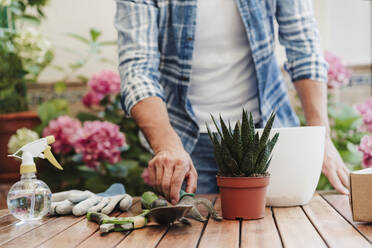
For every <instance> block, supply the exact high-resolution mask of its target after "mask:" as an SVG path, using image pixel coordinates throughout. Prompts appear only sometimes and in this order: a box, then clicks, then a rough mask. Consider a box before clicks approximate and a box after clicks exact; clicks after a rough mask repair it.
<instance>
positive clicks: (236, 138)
mask: <svg viewBox="0 0 372 248" xmlns="http://www.w3.org/2000/svg"><path fill="white" fill-rule="evenodd" d="M211 117H212V120H213V122H214V125H215V127H216V129H217V133H216V132H211V130H210V128H209V127H208V125H207V130H208V134H209V137H210V139H211V140H212V143H213V147H214V154H215V157H216V162H217V165H218V168H219V172H218V175H220V176H225V177H255V176H261V175H266V174H267V169H268V167H269V165H270V162H271V157H270V155H271V152H272V150H273V148H274V146H275V144H276V142H277V140H278V137H279V133H276V134H275V135H274V136H273V138H272V139H269V135H270V132H271V128H272V126H273V123H274V119H275V113H272V114H271V116H270V118H269V120H268V121H267V123H266V125H265V128H264V130H263V132H262V135H261V137H260V136H259V133H258V131H256V130H255V127H254V123H253V118H252V114H251V113H250V116H249V119H248V114H247V112H246V111H245V110H244V109H243V113H242V123H241V124H240V122H239V121H238V122H237V123H236V125H235V128H234V130H232V129H231V125H230V123H229V126H228V127H227V125H226V123H225V122H224V121H223V119H222V117H221V116H220V126H221V128H219V126H218V124H217V122H216V120H215V118H214V117H213V116H211Z"/></svg>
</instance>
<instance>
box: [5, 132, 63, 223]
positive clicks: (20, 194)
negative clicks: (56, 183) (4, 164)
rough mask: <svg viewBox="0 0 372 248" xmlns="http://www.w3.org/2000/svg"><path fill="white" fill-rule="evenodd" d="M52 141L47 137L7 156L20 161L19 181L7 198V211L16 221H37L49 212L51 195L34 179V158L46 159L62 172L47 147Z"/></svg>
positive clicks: (40, 182) (41, 183) (46, 186)
mask: <svg viewBox="0 0 372 248" xmlns="http://www.w3.org/2000/svg"><path fill="white" fill-rule="evenodd" d="M54 141H55V140H54V136H47V137H45V138H42V139H38V140H35V141H33V142H31V143H28V144H26V145H24V146H23V147H21V148H20V149H19V150H18V151H17V152H15V153H14V154H12V155H8V156H9V157H16V158H19V159H21V160H22V164H21V167H20V174H21V180H20V181H18V182H16V183H15V184H14V185H13V186H12V187H11V188H10V190H9V193H8V198H7V204H8V209H9V211H10V212H11V213H12V214H13V216H14V217H16V218H17V219H20V220H24V221H26V220H39V219H41V218H42V217H43V216H45V215H46V214H48V212H49V208H50V203H51V196H52V193H51V191H50V189H49V187H48V185H46V184H45V183H44V182H43V181H41V180H38V179H36V175H35V173H36V166H35V163H34V158H36V157H38V158H42V159H44V158H46V159H48V161H49V162H50V163H51V164H52V165H54V166H55V167H57V168H58V169H60V170H63V168H62V166H61V165H60V164H59V163H58V161H57V160H56V159H55V158H54V156H53V154H52V152H51V147H50V146H49V144H52V143H53V142H54ZM21 151H22V157H19V156H18V155H17V154H18V153H19V152H21Z"/></svg>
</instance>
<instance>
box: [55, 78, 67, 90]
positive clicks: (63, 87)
mask: <svg viewBox="0 0 372 248" xmlns="http://www.w3.org/2000/svg"><path fill="white" fill-rule="evenodd" d="M53 86H54V92H56V93H63V92H65V90H66V88H67V86H66V82H64V81H59V82H56V83H55V84H54V85H53Z"/></svg>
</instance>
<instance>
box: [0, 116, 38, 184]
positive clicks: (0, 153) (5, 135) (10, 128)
mask: <svg viewBox="0 0 372 248" xmlns="http://www.w3.org/2000/svg"><path fill="white" fill-rule="evenodd" d="M39 124H40V119H39V117H38V115H37V113H36V112H34V111H27V112H17V113H10V114H1V115H0V183H6V182H14V181H17V180H18V179H19V162H17V161H16V160H15V159H14V158H8V157H7V155H8V142H9V139H10V136H12V135H13V134H15V133H16V131H17V130H18V129H19V128H22V127H26V128H34V127H35V126H37V125H39Z"/></svg>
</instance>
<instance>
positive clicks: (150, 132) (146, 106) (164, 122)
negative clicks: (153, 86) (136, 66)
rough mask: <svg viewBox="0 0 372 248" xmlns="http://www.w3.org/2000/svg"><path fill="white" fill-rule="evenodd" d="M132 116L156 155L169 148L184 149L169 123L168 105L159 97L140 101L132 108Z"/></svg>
mask: <svg viewBox="0 0 372 248" xmlns="http://www.w3.org/2000/svg"><path fill="white" fill-rule="evenodd" d="M131 115H132V116H133V118H134V119H135V120H136V122H137V125H138V126H139V127H140V129H141V130H142V131H143V132H144V134H145V136H146V138H147V140H148V142H149V143H150V146H151V148H152V149H153V151H154V153H155V154H156V153H157V152H158V151H160V150H164V149H167V148H177V147H182V143H181V140H180V139H179V137H178V135H177V134H176V132H175V131H174V129H173V128H172V126H171V124H170V122H169V118H168V113H167V108H166V105H165V103H164V102H163V100H162V99H160V98H159V97H149V98H146V99H144V100H142V101H140V102H139V103H137V104H136V105H135V106H134V107H133V108H132V110H131Z"/></svg>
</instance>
